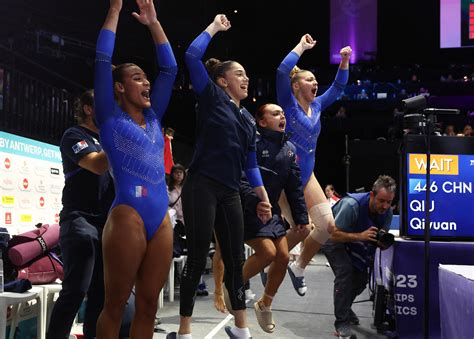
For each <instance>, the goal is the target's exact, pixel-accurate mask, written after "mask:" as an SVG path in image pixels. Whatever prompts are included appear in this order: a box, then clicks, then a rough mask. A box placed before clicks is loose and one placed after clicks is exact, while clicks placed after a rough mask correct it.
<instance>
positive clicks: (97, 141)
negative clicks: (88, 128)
mask: <svg viewBox="0 0 474 339" xmlns="http://www.w3.org/2000/svg"><path fill="white" fill-rule="evenodd" d="M92 140H94V144H96V145H100V143H99V140H97V139H96V138H92Z"/></svg>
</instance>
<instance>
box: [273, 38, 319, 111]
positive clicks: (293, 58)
mask: <svg viewBox="0 0 474 339" xmlns="http://www.w3.org/2000/svg"><path fill="white" fill-rule="evenodd" d="M315 45H316V40H314V39H313V38H312V37H311V35H309V34H305V35H303V36H302V37H301V39H300V42H299V43H298V44H297V45H296V46H295V48H293V50H292V51H291V52H290V53H288V55H287V56H286V57H285V59H283V61H282V62H281V64H280V66H279V67H278V69H277V74H276V92H277V99H278V103H279V104H280V106H282V107H283V109H284V110H285V113H286V114H287V115H289V116H290V118H296V119H297V118H298V117H292V114H295V113H298V110H295V112H293V110H292V109H290V108H291V107H293V106H297V105H298V103H297V102H296V99H295V97H294V96H293V92H292V90H291V79H290V72H291V70H292V69H293V67H295V66H296V63H297V62H298V60H299V58H300V56H301V55H302V54H303V52H304V51H306V50H308V49H311V48H313V47H314V46H315ZM299 113H300V114H301V115H303V114H304V113H302V112H299Z"/></svg>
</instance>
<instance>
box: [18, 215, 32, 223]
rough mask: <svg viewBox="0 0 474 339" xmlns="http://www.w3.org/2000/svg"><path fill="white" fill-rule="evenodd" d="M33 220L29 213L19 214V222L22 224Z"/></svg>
mask: <svg viewBox="0 0 474 339" xmlns="http://www.w3.org/2000/svg"><path fill="white" fill-rule="evenodd" d="M32 220H33V217H32V215H31V214H20V222H21V223H22V224H29V223H30V222H31V221H32Z"/></svg>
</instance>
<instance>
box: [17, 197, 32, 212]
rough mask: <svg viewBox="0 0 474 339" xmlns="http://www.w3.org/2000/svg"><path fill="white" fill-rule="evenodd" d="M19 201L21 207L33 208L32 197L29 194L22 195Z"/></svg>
mask: <svg viewBox="0 0 474 339" xmlns="http://www.w3.org/2000/svg"><path fill="white" fill-rule="evenodd" d="M18 203H19V205H20V207H21V208H25V209H26V208H31V199H30V197H29V196H28V195H26V194H25V195H22V196H20V198H19V199H18Z"/></svg>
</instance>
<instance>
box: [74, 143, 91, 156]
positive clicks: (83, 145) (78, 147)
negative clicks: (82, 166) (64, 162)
mask: <svg viewBox="0 0 474 339" xmlns="http://www.w3.org/2000/svg"><path fill="white" fill-rule="evenodd" d="M87 147H89V145H88V144H87V142H86V141H85V140H81V141H79V142H78V143H77V144H75V145H73V146H72V151H73V152H74V154H77V153H79V152H80V151H82V150H83V149H85V148H87Z"/></svg>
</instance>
